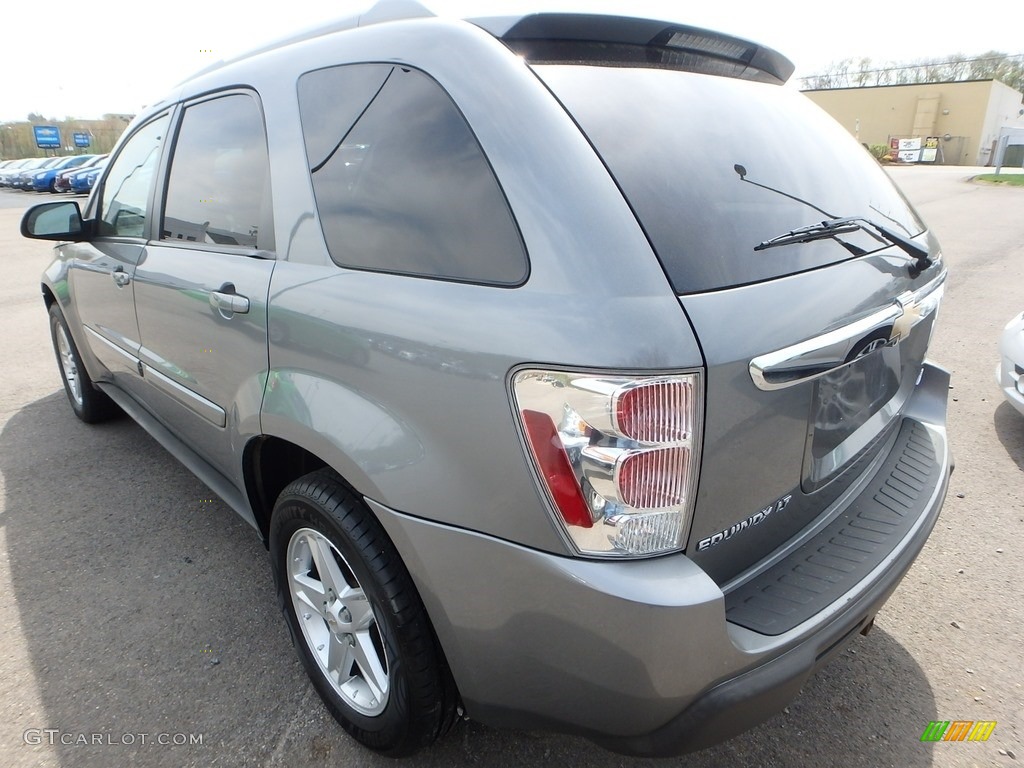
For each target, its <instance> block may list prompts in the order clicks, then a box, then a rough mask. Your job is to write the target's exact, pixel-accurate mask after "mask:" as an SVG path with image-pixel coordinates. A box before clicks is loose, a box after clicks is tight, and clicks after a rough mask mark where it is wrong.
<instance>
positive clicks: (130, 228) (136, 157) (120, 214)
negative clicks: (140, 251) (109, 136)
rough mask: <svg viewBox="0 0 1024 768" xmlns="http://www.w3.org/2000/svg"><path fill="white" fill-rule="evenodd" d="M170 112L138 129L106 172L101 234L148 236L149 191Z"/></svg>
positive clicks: (101, 210)
mask: <svg viewBox="0 0 1024 768" xmlns="http://www.w3.org/2000/svg"><path fill="white" fill-rule="evenodd" d="M168 122H169V119H168V117H167V115H164V116H163V117H159V118H157V119H156V120H153V121H152V122H150V123H147V124H146V125H144V126H142V127H141V128H140V129H139V130H137V131H136V132H135V133H134V134H133V135H132V137H131V138H130V139H128V141H127V142H125V144H124V146H122V147H121V150H120V152H118V154H117V157H116V158H114V162H113V164H112V165H111V167H110V170H109V171H108V172H107V178H106V180H105V181H104V183H103V199H102V203H101V206H100V220H99V233H100V234H101V235H105V236H108V237H145V236H146V217H147V215H148V211H149V193H150V190H151V189H152V186H153V174H154V172H155V171H156V166H157V163H158V162H159V160H160V147H161V146H162V145H163V140H164V137H165V136H166V135H167V124H168Z"/></svg>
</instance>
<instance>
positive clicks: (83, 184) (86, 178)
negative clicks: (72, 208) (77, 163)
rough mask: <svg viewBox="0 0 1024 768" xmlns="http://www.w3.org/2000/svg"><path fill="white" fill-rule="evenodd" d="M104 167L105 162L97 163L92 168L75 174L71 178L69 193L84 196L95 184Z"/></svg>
mask: <svg viewBox="0 0 1024 768" xmlns="http://www.w3.org/2000/svg"><path fill="white" fill-rule="evenodd" d="M106 167H107V164H106V162H103V163H97V164H96V165H94V166H93V167H92V168H88V169H86V170H85V171H83V172H82V173H76V174H75V175H74V176H72V177H71V193H72V194H77V195H84V194H86V193H88V192H89V191H90V190H91V189H92V187H93V185H94V184H95V183H96V179H97V178H98V177H99V175H100V174H101V173H103V169H104V168H106Z"/></svg>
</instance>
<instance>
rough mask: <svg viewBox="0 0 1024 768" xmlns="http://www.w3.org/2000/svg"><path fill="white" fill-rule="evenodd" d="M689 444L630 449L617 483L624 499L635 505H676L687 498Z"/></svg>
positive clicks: (659, 506)
mask: <svg viewBox="0 0 1024 768" xmlns="http://www.w3.org/2000/svg"><path fill="white" fill-rule="evenodd" d="M689 456H690V450H689V449H688V448H657V449H655V450H653V451H643V452H639V453H629V454H627V455H626V457H625V458H624V459H623V460H621V461H620V462H619V466H618V472H617V475H618V477H617V480H616V482H617V484H618V486H619V494H620V496H621V498H622V501H623V503H625V504H626V506H628V507H634V508H636V509H663V508H664V507H676V506H679V505H680V504H682V503H684V502H685V501H686V478H687V471H686V462H687V460H688V458H689Z"/></svg>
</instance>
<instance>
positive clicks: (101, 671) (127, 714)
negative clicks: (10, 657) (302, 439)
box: [0, 392, 936, 768]
mask: <svg viewBox="0 0 1024 768" xmlns="http://www.w3.org/2000/svg"><path fill="white" fill-rule="evenodd" d="M0 473H2V477H3V487H4V500H3V504H4V506H3V509H2V512H0V524H2V525H3V527H4V534H5V537H6V542H7V553H6V554H7V558H8V560H9V566H10V573H11V580H12V586H13V594H11V595H10V596H8V597H6V598H5V599H6V600H8V601H13V602H14V609H15V610H16V611H17V616H18V618H19V624H20V636H21V637H22V638H23V640H22V642H24V644H25V653H26V654H27V656H28V658H29V659H30V663H31V675H32V678H33V679H34V682H35V685H36V688H37V690H38V693H39V697H40V701H41V704H42V710H41V711H39V712H38V713H36V714H34V715H31V717H33V718H38V722H35V721H26V720H25V719H24V718H25V717H28V715H22V716H21V720H19V733H20V728H22V727H24V728H38V729H55V730H56V731H58V732H59V734H58V735H57V737H56V741H55V743H54V745H53V746H52V747H49V748H47V747H46V746H45V744H44V746H34V745H31V744H24V743H22V741H21V739H20V736H19V737H18V742H17V743H16V744H11V743H7V744H5V745H2V747H0V750H2V751H3V752H6V753H7V756H6V758H0V762H3V763H6V764H9V765H20V764H26V765H27V764H33V763H34V762H37V761H34V760H33V755H37V756H39V757H44V756H45V757H47V758H48V759H49V760H51V761H52V760H53V759H56V761H57V762H59V764H61V765H65V766H75V767H76V768H77V767H78V766H103V767H104V768H106V767H107V766H110V765H134V766H145V767H148V766H165V765H166V766H188V765H196V766H206V765H212V764H216V765H223V766H256V765H263V766H278V765H281V766H306V765H323V764H328V763H330V764H335V765H346V766H381V767H383V766H389V767H390V766H394V765H395V763H394V762H393V761H392V760H390V759H387V758H383V757H380V756H378V755H375V754H373V753H370V752H368V751H366V750H364V749H362V748H361V747H359V746H357V745H356V744H355V743H354V742H353V741H352V740H351V739H349V738H348V736H347V735H346V734H345V733H344V732H343V731H342V729H341V728H340V727H338V726H337V725H336V724H335V723H334V721H333V720H332V719H331V718H330V716H329V715H328V714H327V713H326V712H325V710H324V709H323V707H322V706H321V704H320V702H319V700H318V698H317V697H316V695H315V693H314V692H313V691H312V688H311V686H310V685H309V684H308V683H307V682H306V678H305V675H304V673H303V671H302V669H301V667H300V666H299V664H298V662H297V661H296V659H295V654H294V652H293V650H292V647H291V644H290V642H289V640H288V636H287V632H286V630H285V627H284V623H283V622H282V621H281V619H280V616H279V613H278V608H277V605H276V599H275V596H274V590H273V587H272V583H271V578H270V572H269V567H268V564H267V559H266V552H265V550H264V548H263V546H262V544H261V543H260V541H259V539H258V537H257V536H256V535H255V533H254V532H253V531H252V530H251V529H250V528H249V527H248V526H247V525H246V524H245V523H244V522H243V521H242V520H241V519H240V518H238V517H237V516H236V515H235V514H234V513H233V512H232V511H230V510H229V509H228V508H227V507H226V506H225V505H224V504H223V503H222V502H220V501H219V500H215V499H214V498H213V496H212V494H211V493H210V492H209V491H208V490H207V489H206V488H205V486H203V485H202V484H201V483H200V482H199V481H198V480H196V479H195V478H194V477H193V476H192V475H191V474H190V473H189V472H188V471H187V470H186V469H184V468H183V467H182V466H180V465H179V464H178V463H177V462H176V461H175V460H174V459H173V458H172V457H171V456H170V455H169V454H167V453H166V452H165V451H164V450H163V449H162V448H160V447H159V446H158V445H157V444H156V443H155V442H154V441H153V440H152V439H150V438H149V436H148V435H147V434H146V433H145V432H144V431H143V430H142V429H141V428H139V427H138V426H137V425H135V424H134V423H133V422H132V421H130V420H129V419H120V420H117V421H114V422H110V423H107V424H103V425H99V426H94V427H90V426H87V425H84V424H82V423H80V422H79V421H77V420H76V419H75V418H74V417H73V416H72V414H71V412H70V409H69V408H68V407H67V403H66V401H65V398H64V394H63V392H57V393H55V394H53V395H50V396H48V397H45V398H42V399H40V400H38V401H36V402H34V403H32V404H30V405H28V406H26V407H24V408H23V409H21V410H20V411H19V412H18V413H16V414H15V415H13V416H12V417H11V419H10V420H9V421H8V422H7V424H6V426H5V427H4V429H3V431H2V433H0ZM879 624H880V625H881V626H880V627H876V629H875V630H874V631H873V632H872V633H871V635H870V636H869V637H867V638H857V639H856V640H855V641H854V642H853V643H852V645H851V647H850V648H849V649H847V650H845V651H843V652H842V653H841V654H840V655H839V656H838V658H837V659H836V660H835V661H833V662H832V664H831V665H829V666H828V667H827V668H826V669H824V670H822V672H821V673H819V674H818V675H817V676H816V677H815V678H814V679H813V680H812V681H811V682H810V683H809V684H808V686H807V687H806V689H805V690H804V692H803V693H802V695H801V696H800V697H799V698H798V699H797V700H796V701H795V702H794V703H793V704H792V705H791V706H790V707H789V709H788V712H787V713H784V714H781V715H778V716H776V717H775V718H773V719H771V720H770V721H768V722H767V723H765V724H763V725H761V726H760V727H758V728H756V729H754V730H753V731H750V732H749V733H746V734H744V735H742V736H740V737H738V738H736V739H733V740H732V741H730V742H728V743H726V744H723V745H720V746H718V747H716V748H713V749H710V750H706V751H704V752H701V753H698V754H695V755H688V756H684V757H680V758H675V759H671V760H658V761H653V760H633V759H628V758H623V757H621V756H618V755H614V754H611V753H609V752H605V751H604V750H602V749H601V748H599V747H597V746H594V745H593V744H591V743H590V742H587V741H585V740H583V739H579V738H574V737H567V736H556V735H549V734H540V733H522V732H510V731H500V730H495V729H491V728H487V727H485V726H482V725H479V724H477V723H474V722H471V721H470V722H461V723H459V724H457V725H456V726H455V728H454V729H453V731H452V732H451V733H450V734H449V735H448V736H447V737H446V738H445V739H444V740H442V741H441V742H439V743H438V744H437V745H436V746H435V747H433V748H432V749H429V750H426V751H424V752H422V753H420V754H419V755H417V756H415V757H413V758H411V759H409V760H407V761H404V764H405V765H407V766H410V768H412V767H413V766H415V767H419V766H465V765H537V766H542V765H550V764H560V765H565V766H588V767H589V766H599V767H600V766H609V768H610V767H611V766H621V765H629V766H634V765H635V766H640V765H658V766H667V765H679V766H722V765H752V766H754V765H785V766H814V768H818V767H819V766H820V765H822V764H832V765H844V766H846V765H880V764H885V765H890V764H891V765H902V766H928V765H931V764H932V750H933V747H932V746H931V745H926V744H923V743H921V742H920V740H919V739H920V735H921V733H922V731H923V730H924V727H925V726H926V725H927V723H928V721H930V720H934V719H936V710H935V701H934V696H933V693H932V690H931V687H930V685H929V683H928V680H927V677H926V675H925V673H924V672H923V670H922V669H921V668H920V666H919V665H918V664H917V662H916V661H915V659H914V658H913V657H911V656H910V655H909V654H908V653H907V651H906V650H905V649H904V648H903V647H902V646H901V645H900V644H899V643H898V642H897V641H896V640H895V639H894V638H893V636H891V635H889V634H887V633H886V632H885V631H884V619H883V620H880V622H879ZM671 663H684V660H675V661H674V662H671ZM693 663H700V659H699V658H696V659H694V660H693ZM19 704H20V702H10V703H9V705H10V706H13V707H15V708H17V707H18V706H19ZM65 734H66V736H62V735H65ZM96 734H99V735H100V743H96ZM83 735H84V736H85V737H86V739H87V740H88V741H90V743H87V744H83V742H82V736H83ZM161 735H163V736H165V737H169V738H165V739H164V740H165V741H171V742H172V743H170V744H161V743H158V741H157V740H158V739H159V738H160V736H161ZM143 736H145V738H142V737H143ZM197 736H198V737H200V738H201V741H202V743H194V742H195V740H196V737H197ZM62 738H64V739H65V740H67V741H69V742H70V743H61V739H62ZM182 738H184V739H185V740H186V742H187V741H189V740H191V741H192V742H193V743H191V744H190V743H185V744H183V745H182V744H175V743H174V742H175V741H181V740H182ZM47 749H48V751H47V752H46V754H45V755H44V754H43V751H45V750H47ZM7 758H10V759H7ZM38 762H42V760H39V761H38Z"/></svg>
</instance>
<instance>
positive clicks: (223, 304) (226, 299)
mask: <svg viewBox="0 0 1024 768" xmlns="http://www.w3.org/2000/svg"><path fill="white" fill-rule="evenodd" d="M224 289H229V290H230V293H229V292H227V291H226V290H224ZM234 290H235V289H234V286H232V285H226V286H223V287H222V290H220V291H211V292H210V306H211V307H213V308H214V309H216V310H217V311H219V312H220V313H221V314H223V315H233V314H237V315H244V314H246V313H247V312H248V311H249V299H248V298H247V297H245V296H239V295H238V294H237V293H235V292H234Z"/></svg>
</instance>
